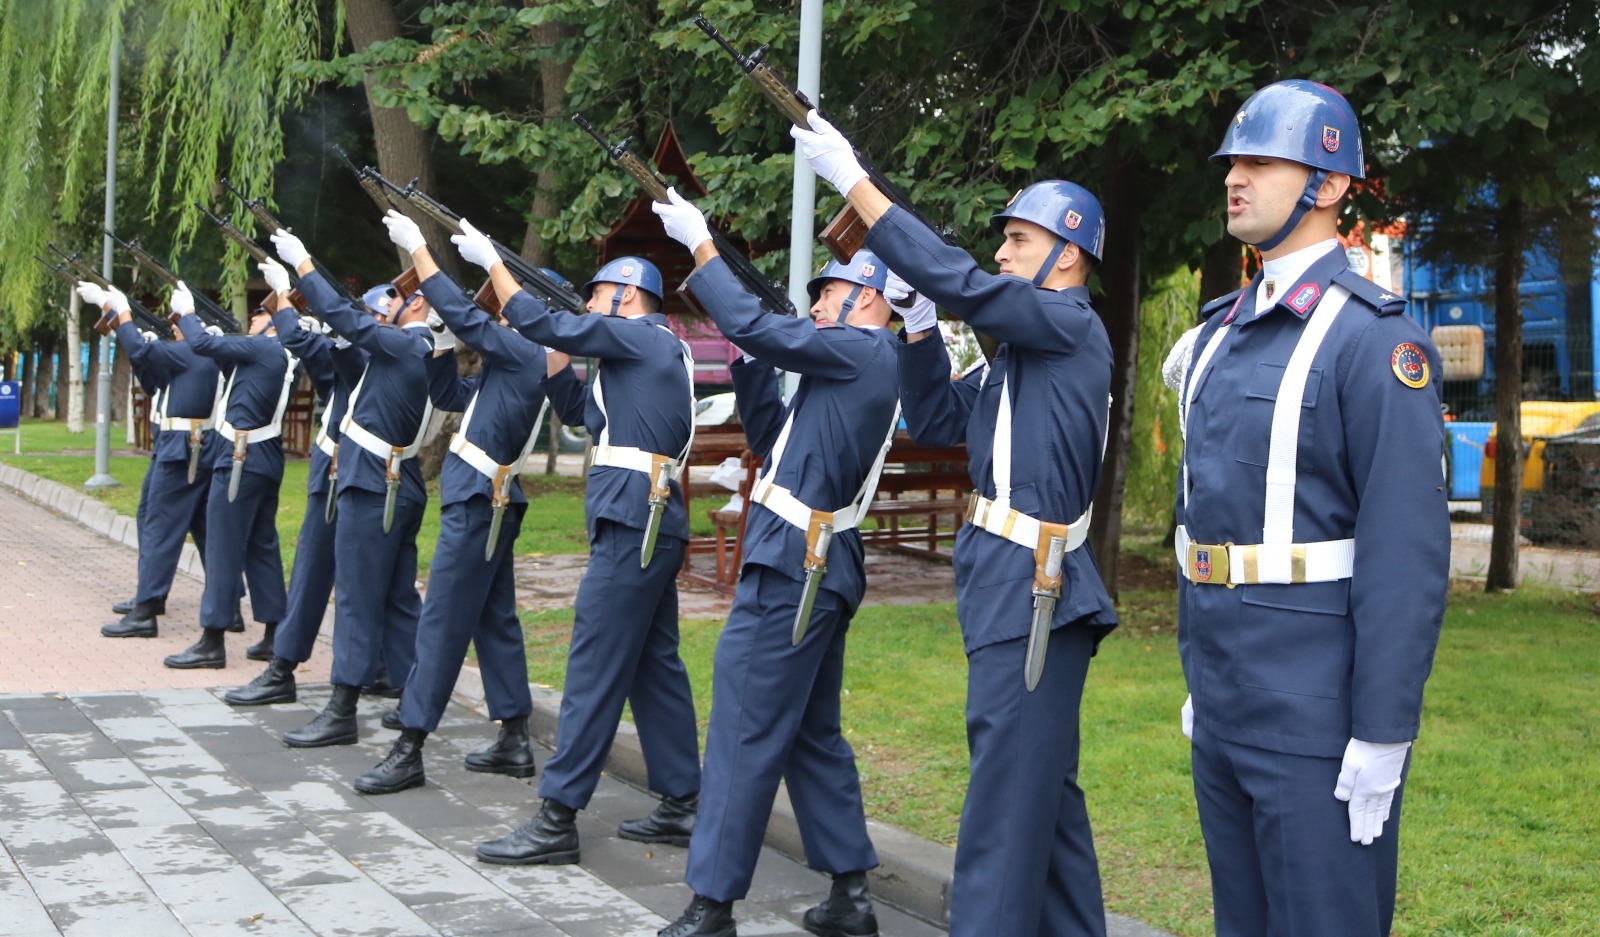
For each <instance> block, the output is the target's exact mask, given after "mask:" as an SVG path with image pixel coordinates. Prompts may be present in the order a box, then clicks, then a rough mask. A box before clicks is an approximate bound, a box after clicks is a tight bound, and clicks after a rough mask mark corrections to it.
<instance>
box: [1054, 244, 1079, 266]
mask: <svg viewBox="0 0 1600 937" xmlns="http://www.w3.org/2000/svg"><path fill="white" fill-rule="evenodd" d="M1082 251H1083V249H1082V248H1080V247H1079V246H1078V245H1076V244H1074V243H1072V242H1071V241H1068V242H1067V246H1066V249H1064V250H1063V251H1062V252H1061V256H1060V257H1057V258H1056V269H1057V270H1063V271H1064V270H1071V269H1072V268H1073V267H1074V266H1076V265H1077V263H1078V261H1079V260H1081V259H1082Z"/></svg>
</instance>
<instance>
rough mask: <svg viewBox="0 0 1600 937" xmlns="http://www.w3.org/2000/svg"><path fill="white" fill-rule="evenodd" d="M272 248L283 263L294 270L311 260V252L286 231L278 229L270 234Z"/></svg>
mask: <svg viewBox="0 0 1600 937" xmlns="http://www.w3.org/2000/svg"><path fill="white" fill-rule="evenodd" d="M272 246H273V247H274V248H276V249H277V251H278V256H279V257H281V258H282V259H283V262H284V263H286V264H288V265H289V266H291V267H294V268H295V269H299V267H300V265H301V264H303V263H305V262H306V261H308V260H310V259H311V252H310V251H308V250H306V246H305V245H304V244H303V243H301V242H300V239H299V238H297V237H295V236H294V235H292V234H290V233H289V232H288V231H287V230H286V229H284V228H279V229H278V230H276V231H274V232H272Z"/></svg>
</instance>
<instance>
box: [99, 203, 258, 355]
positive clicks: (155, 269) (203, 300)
mask: <svg viewBox="0 0 1600 937" xmlns="http://www.w3.org/2000/svg"><path fill="white" fill-rule="evenodd" d="M106 236H107V237H109V238H111V240H113V241H116V242H117V246H118V247H120V248H122V249H123V250H125V251H127V252H128V253H130V254H132V255H133V259H134V260H136V261H138V262H139V266H141V267H144V268H145V269H146V270H149V271H150V272H151V273H153V274H155V275H156V277H158V278H159V279H161V280H162V281H163V282H165V283H166V284H167V285H168V286H171V287H174V288H176V287H177V285H178V283H179V282H181V281H180V280H179V279H178V275H177V274H176V273H173V272H172V271H171V270H170V269H168V267H167V265H166V264H163V263H162V262H161V261H159V260H157V259H155V257H153V256H151V254H150V252H149V251H147V250H145V249H144V248H143V247H141V246H139V239H138V238H134V239H133V240H132V241H131V242H130V241H124V240H123V239H122V238H119V237H117V236H116V234H114V233H113V232H112V231H111V229H110V228H107V229H106ZM190 295H192V296H193V297H194V311H195V314H196V315H198V316H199V317H200V318H201V319H203V320H205V323H206V324H207V325H214V326H216V327H217V328H219V329H222V330H223V331H225V332H239V331H241V330H240V328H239V320H238V319H235V318H234V317H233V313H231V312H229V311H228V310H226V309H224V308H222V307H221V306H219V305H217V303H216V301H215V300H213V299H212V298H211V297H209V296H207V295H206V294H204V293H200V292H191V294H190Z"/></svg>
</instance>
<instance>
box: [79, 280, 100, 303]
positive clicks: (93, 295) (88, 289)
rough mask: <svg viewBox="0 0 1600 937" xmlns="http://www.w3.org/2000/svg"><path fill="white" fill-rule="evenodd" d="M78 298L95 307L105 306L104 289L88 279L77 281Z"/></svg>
mask: <svg viewBox="0 0 1600 937" xmlns="http://www.w3.org/2000/svg"><path fill="white" fill-rule="evenodd" d="M77 288H78V298H79V299H81V300H83V301H84V302H85V303H86V304H88V305H90V306H93V307H94V308H96V309H103V308H105V304H106V291H105V290H103V289H101V288H100V287H98V286H96V285H94V284H93V283H90V282H89V281H88V280H79V281H78V287H77Z"/></svg>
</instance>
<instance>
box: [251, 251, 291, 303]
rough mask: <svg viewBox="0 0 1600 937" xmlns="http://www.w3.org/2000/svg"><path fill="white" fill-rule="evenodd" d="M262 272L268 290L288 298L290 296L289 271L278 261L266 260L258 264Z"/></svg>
mask: <svg viewBox="0 0 1600 937" xmlns="http://www.w3.org/2000/svg"><path fill="white" fill-rule="evenodd" d="M256 268H257V269H258V270H260V271H261V276H262V278H263V279H265V280H266V281H267V288H268V289H270V290H272V291H273V292H274V293H279V294H282V295H285V296H287V295H288V294H289V271H287V270H285V269H283V265H282V264H280V263H278V262H277V261H276V260H266V261H262V262H261V263H258V264H256Z"/></svg>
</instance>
